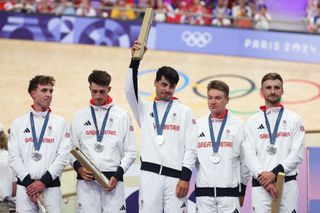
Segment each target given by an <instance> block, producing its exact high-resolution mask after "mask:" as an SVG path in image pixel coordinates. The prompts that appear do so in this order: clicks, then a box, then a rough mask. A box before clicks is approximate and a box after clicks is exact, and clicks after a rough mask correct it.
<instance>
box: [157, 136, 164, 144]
mask: <svg viewBox="0 0 320 213" xmlns="http://www.w3.org/2000/svg"><path fill="white" fill-rule="evenodd" d="M156 140H157V145H158V146H161V145H162V144H163V143H164V137H163V135H157V138H156Z"/></svg>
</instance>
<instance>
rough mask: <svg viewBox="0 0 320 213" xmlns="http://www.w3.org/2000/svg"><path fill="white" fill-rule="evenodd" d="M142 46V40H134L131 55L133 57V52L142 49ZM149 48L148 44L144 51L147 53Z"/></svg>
mask: <svg viewBox="0 0 320 213" xmlns="http://www.w3.org/2000/svg"><path fill="white" fill-rule="evenodd" d="M141 46H142V44H141V42H139V41H134V43H133V46H132V48H131V56H132V57H133V54H134V52H135V51H138V50H140V49H141ZM147 49H148V48H147V46H144V53H146V51H147Z"/></svg>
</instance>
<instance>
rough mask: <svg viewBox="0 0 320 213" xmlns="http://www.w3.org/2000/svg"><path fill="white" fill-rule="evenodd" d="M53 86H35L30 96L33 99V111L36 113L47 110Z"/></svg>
mask: <svg viewBox="0 0 320 213" xmlns="http://www.w3.org/2000/svg"><path fill="white" fill-rule="evenodd" d="M52 93H53V85H51V84H47V85H40V84H38V85H37V88H36V89H34V90H32V91H31V93H30V95H31V97H32V99H33V105H34V109H35V110H36V111H46V110H48V109H49V107H50V104H51V101H52Z"/></svg>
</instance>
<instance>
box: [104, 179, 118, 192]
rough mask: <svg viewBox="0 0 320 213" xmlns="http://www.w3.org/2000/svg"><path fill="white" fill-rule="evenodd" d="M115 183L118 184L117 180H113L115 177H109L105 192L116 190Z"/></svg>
mask: <svg viewBox="0 0 320 213" xmlns="http://www.w3.org/2000/svg"><path fill="white" fill-rule="evenodd" d="M117 183H118V180H117V179H116V178H115V177H113V176H112V177H111V178H110V180H109V184H108V186H107V188H106V191H108V192H109V191H111V190H112V189H114V188H116V186H117Z"/></svg>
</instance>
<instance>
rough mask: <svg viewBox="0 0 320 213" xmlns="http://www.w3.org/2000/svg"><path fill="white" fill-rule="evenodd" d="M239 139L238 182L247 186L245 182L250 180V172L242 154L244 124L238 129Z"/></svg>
mask: <svg viewBox="0 0 320 213" xmlns="http://www.w3.org/2000/svg"><path fill="white" fill-rule="evenodd" d="M239 131H240V132H239V134H240V137H239V139H240V140H241V141H240V181H241V183H242V184H244V185H247V182H248V180H249V178H250V171H249V169H248V167H247V165H246V162H245V153H244V124H243V123H242V124H241V128H240V129H239Z"/></svg>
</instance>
